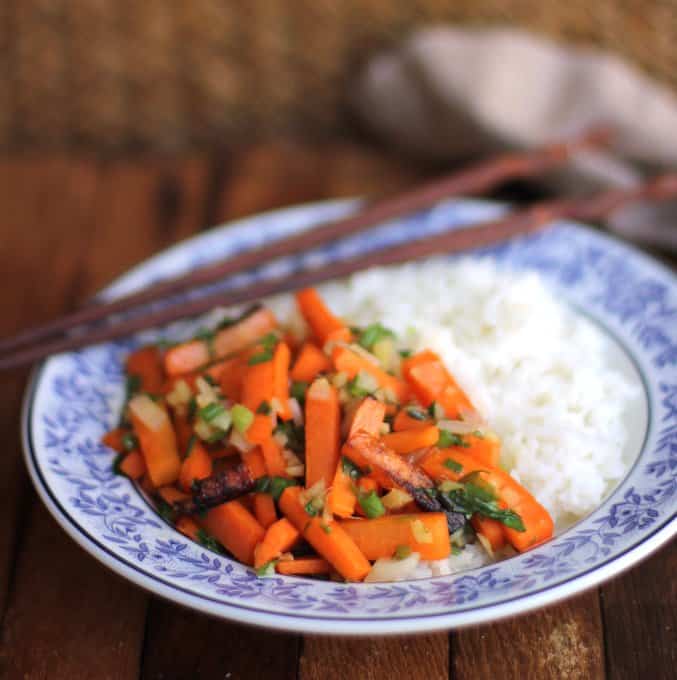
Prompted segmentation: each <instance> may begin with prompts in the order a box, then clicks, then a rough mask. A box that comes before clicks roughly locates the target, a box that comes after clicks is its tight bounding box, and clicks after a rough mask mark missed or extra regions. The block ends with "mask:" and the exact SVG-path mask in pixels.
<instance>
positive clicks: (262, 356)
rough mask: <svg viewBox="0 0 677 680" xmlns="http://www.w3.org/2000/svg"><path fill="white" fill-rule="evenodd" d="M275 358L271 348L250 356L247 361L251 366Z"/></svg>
mask: <svg viewBox="0 0 677 680" xmlns="http://www.w3.org/2000/svg"><path fill="white" fill-rule="evenodd" d="M272 358H273V352H272V351H271V350H267V349H264V350H263V352H260V353H259V354H255V355H254V356H252V357H249V361H248V362H247V363H248V364H249V365H250V366H256V364H265V363H266V361H271V360H272Z"/></svg>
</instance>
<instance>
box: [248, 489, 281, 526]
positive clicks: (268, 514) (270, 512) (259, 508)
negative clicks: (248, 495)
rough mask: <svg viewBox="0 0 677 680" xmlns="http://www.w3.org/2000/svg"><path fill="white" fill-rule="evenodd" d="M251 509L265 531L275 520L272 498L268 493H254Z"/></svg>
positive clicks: (275, 514)
mask: <svg viewBox="0 0 677 680" xmlns="http://www.w3.org/2000/svg"><path fill="white" fill-rule="evenodd" d="M253 507H254V516H255V517H256V519H257V521H258V523H259V524H260V525H261V526H262V527H264V528H265V529H267V528H268V527H269V526H270V525H271V524H273V522H275V521H276V520H277V512H276V511H275V501H273V497H272V496H271V495H270V494H269V493H255V494H254V499H253Z"/></svg>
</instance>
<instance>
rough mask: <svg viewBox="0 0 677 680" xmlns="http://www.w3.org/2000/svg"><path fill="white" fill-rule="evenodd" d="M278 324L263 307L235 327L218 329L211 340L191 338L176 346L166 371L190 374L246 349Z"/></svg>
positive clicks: (168, 353)
mask: <svg viewBox="0 0 677 680" xmlns="http://www.w3.org/2000/svg"><path fill="white" fill-rule="evenodd" d="M276 325H277V321H276V319H275V316H274V315H273V313H272V312H271V311H270V310H268V309H265V308H263V307H262V308H261V309H258V310H256V311H255V312H253V313H252V314H250V315H249V316H247V317H245V318H244V319H242V321H239V322H238V323H236V324H234V325H233V326H228V327H227V328H224V329H222V330H220V331H218V332H217V333H216V335H215V337H214V339H213V340H212V341H211V342H209V341H206V340H190V341H189V342H183V343H181V344H179V345H176V347H172V348H171V349H169V350H168V351H167V353H166V354H165V371H166V372H167V374H168V375H180V374H181V373H190V372H191V371H194V370H196V369H198V368H200V367H201V366H204V365H205V364H207V363H209V362H210V361H212V360H214V359H219V358H221V357H225V356H226V355H228V354H233V353H234V352H238V351H240V350H241V349H244V348H245V347H247V345H250V344H252V343H253V342H255V341H256V340H257V339H258V338H260V337H262V336H263V335H265V334H266V333H268V332H269V331H271V330H273V328H275V326H276Z"/></svg>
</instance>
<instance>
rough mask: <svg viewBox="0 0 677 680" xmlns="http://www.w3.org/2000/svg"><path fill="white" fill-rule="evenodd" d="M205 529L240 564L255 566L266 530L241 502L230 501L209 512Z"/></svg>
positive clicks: (205, 520) (205, 521)
mask: <svg viewBox="0 0 677 680" xmlns="http://www.w3.org/2000/svg"><path fill="white" fill-rule="evenodd" d="M204 526H205V529H206V530H207V531H208V532H209V533H210V534H211V535H212V536H214V538H216V540H217V541H219V543H221V544H222V545H223V546H224V547H225V548H226V550H228V551H229V552H231V553H232V554H233V555H234V556H235V557H236V558H237V559H238V560H240V562H243V563H244V564H250V565H251V564H254V550H255V548H256V545H257V544H258V543H260V542H261V541H262V540H263V537H264V536H265V533H266V530H265V529H264V528H263V527H262V526H261V525H260V524H259V523H258V522H257V521H256V518H255V517H254V515H252V514H251V513H250V512H249V510H247V509H246V508H245V507H244V505H242V503H240V501H230V502H228V503H223V505H218V506H217V507H215V508H212V509H211V510H209V511H208V512H207V514H206V516H205V519H204Z"/></svg>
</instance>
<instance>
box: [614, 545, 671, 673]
mask: <svg viewBox="0 0 677 680" xmlns="http://www.w3.org/2000/svg"><path fill="white" fill-rule="evenodd" d="M676 574H677V543H675V542H674V541H673V543H672V544H671V545H669V546H667V547H666V548H664V549H663V550H662V551H661V552H660V553H658V554H657V555H655V556H654V557H651V558H650V559H648V560H646V561H645V562H643V563H642V564H640V565H639V566H638V567H636V568H635V569H633V570H632V571H630V572H628V573H627V574H626V575H624V576H622V577H620V578H617V579H614V580H613V581H611V582H610V583H607V584H606V585H605V586H603V587H602V589H601V590H602V613H603V616H604V631H605V639H606V657H607V669H608V677H609V678H610V679H611V680H634V679H635V678H642V677H644V678H668V677H675V675H677V579H675V575H676Z"/></svg>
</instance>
